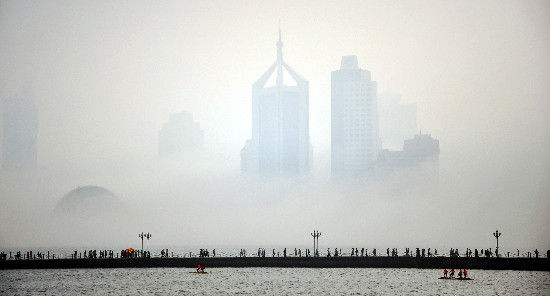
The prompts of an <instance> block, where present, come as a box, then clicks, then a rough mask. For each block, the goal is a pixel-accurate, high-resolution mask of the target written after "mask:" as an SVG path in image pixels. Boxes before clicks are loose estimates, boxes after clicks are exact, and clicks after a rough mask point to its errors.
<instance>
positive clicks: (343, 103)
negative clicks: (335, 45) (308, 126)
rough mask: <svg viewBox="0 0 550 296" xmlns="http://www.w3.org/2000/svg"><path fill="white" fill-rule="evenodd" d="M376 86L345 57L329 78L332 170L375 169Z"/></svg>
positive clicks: (350, 172)
mask: <svg viewBox="0 0 550 296" xmlns="http://www.w3.org/2000/svg"><path fill="white" fill-rule="evenodd" d="M379 146H380V145H379V136H378V107H377V84H376V81H373V80H372V79H371V75H370V72H369V71H367V70H364V69H361V68H359V64H358V62H357V56H354V55H353V56H344V57H342V63H341V65H340V69H339V70H336V71H332V75H331V170H332V174H333V175H356V174H361V173H364V172H365V171H366V170H367V169H369V168H371V167H374V165H375V162H376V160H377V158H378V151H379Z"/></svg>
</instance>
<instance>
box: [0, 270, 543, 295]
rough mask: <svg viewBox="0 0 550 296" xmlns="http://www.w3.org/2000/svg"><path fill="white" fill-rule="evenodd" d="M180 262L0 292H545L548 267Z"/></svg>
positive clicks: (63, 274)
mask: <svg viewBox="0 0 550 296" xmlns="http://www.w3.org/2000/svg"><path fill="white" fill-rule="evenodd" d="M189 271H192V270H191V269H185V268H146V269H140V268H134V269H59V270H55V269H52V270H1V271H0V294H2V295H4V294H7V295H13V294H26V295H44V294H46V295H75V294H94V295H98V294H99V295H106V294H109V295H136V294H161V295H163V294H181V295H189V294H201V295H205V294H206V295H220V294H222V295H223V294H228V295H234V294H248V295H258V294H260V295H285V294H286V295H311V294H317V295H327V294H332V295H336V294H345V295H352V294H357V295H379V294H386V295H426V294H430V295H519V294H521V295H550V281H549V280H548V276H550V273H548V272H531V271H492V270H471V271H470V275H471V277H472V278H474V279H475V280H473V281H448V280H438V279H437V278H438V277H439V276H440V272H441V271H439V270H430V269H367V268H353V269H352V268H345V269H343V268H334V269H308V268H218V269H209V271H210V274H207V275H200V274H190V273H189Z"/></svg>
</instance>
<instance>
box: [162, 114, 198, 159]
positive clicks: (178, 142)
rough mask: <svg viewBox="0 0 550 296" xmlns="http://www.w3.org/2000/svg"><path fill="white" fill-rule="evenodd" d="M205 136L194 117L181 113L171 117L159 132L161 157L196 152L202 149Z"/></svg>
mask: <svg viewBox="0 0 550 296" xmlns="http://www.w3.org/2000/svg"><path fill="white" fill-rule="evenodd" d="M203 141H204V135H203V132H202V130H201V129H200V124H199V123H198V122H196V121H194V120H193V115H192V114H191V113H187V112H180V113H176V114H172V115H170V120H169V121H168V122H166V123H165V124H164V125H163V126H162V129H161V130H160V131H159V141H158V148H159V155H160V156H167V155H170V154H174V153H182V152H183V153H185V152H196V151H198V150H199V149H201V148H202V146H203Z"/></svg>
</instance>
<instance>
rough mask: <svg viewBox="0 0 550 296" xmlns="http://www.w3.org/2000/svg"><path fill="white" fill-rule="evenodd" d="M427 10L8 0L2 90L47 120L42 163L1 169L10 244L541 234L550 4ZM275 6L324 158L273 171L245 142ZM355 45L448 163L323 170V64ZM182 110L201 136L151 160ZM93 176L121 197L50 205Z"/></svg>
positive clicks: (390, 242)
mask: <svg viewBox="0 0 550 296" xmlns="http://www.w3.org/2000/svg"><path fill="white" fill-rule="evenodd" d="M418 4H419V5H412V4H407V3H400V4H395V5H390V4H384V3H370V4H368V5H367V4H358V3H355V2H353V1H352V2H349V3H328V2H327V3H325V2H320V3H319V5H318V7H310V5H308V4H305V3H293V2H292V3H291V2H288V3H287V2H285V1H283V2H281V3H273V4H268V3H260V4H257V3H256V4H255V5H244V4H241V5H234V4H228V3H226V2H225V1H220V2H217V1H213V2H209V3H208V4H197V3H191V2H179V3H177V4H174V3H171V4H169V3H161V4H158V3H156V4H153V3H152V2H143V3H141V5H132V4H123V3H116V4H110V5H107V4H98V3H76V2H75V3H63V2H56V1H53V2H50V3H35V2H27V1H3V2H1V3H0V68H1V69H2V71H1V72H2V75H1V76H0V100H3V99H5V98H12V97H17V96H20V95H21V94H22V93H23V90H24V89H26V87H27V86H29V85H30V91H29V92H25V93H26V95H28V96H29V97H32V99H33V100H34V103H35V105H36V109H37V111H38V119H39V132H38V139H37V142H38V144H37V145H38V148H37V149H38V165H37V167H36V169H33V170H19V171H18V170H1V171H0V204H1V206H0V247H48V246H87V245H104V246H111V245H116V246H119V245H132V246H137V245H138V244H139V240H138V239H137V234H138V233H139V232H142V231H147V232H151V233H152V234H153V238H152V240H151V242H150V243H151V244H153V245H156V246H163V245H182V246H186V245H193V246H197V245H204V246H205V247H209V248H216V246H222V245H223V246H237V247H238V246H241V245H242V246H263V247H266V248H268V247H270V246H273V247H277V246H281V247H294V246H309V244H310V241H311V237H310V235H309V233H310V232H311V231H312V230H313V229H314V228H315V229H319V230H320V231H321V232H322V233H323V235H322V237H321V239H320V240H321V245H322V246H323V247H324V246H327V247H328V246H330V247H332V248H334V247H343V246H356V247H369V248H372V247H377V248H384V249H385V248H386V247H390V248H392V247H398V248H404V247H426V248H428V247H432V248H433V247H435V248H442V249H444V250H448V249H449V248H451V247H452V248H460V249H463V248H466V247H469V248H489V247H493V248H494V245H495V243H494V238H493V237H492V235H491V233H492V232H493V231H494V230H495V229H499V231H501V232H502V233H503V236H502V237H501V239H500V244H501V245H500V246H501V248H502V249H503V250H511V251H512V250H515V249H516V248H519V249H529V250H534V249H535V248H538V249H539V250H541V249H542V250H546V249H548V248H550V236H549V235H548V233H550V223H548V222H549V218H548V217H549V214H550V199H549V194H550V185H549V184H550V182H549V181H550V154H548V150H549V148H550V130H549V129H550V117H549V116H548V111H550V103H549V102H550V100H548V94H549V93H550V85H549V84H548V83H547V81H549V79H550V67H549V66H550V58H549V56H550V55H549V53H550V52H549V48H550V40H549V37H548V34H546V28H548V27H549V26H550V23H549V21H548V20H549V19H550V7H549V5H548V4H547V3H546V2H537V1H527V2H521V3H517V2H508V1H504V2H499V3H493V2H482V3H476V4H475V5H474V4H464V3H462V4H460V3H441V2H429V1H428V2H418ZM297 12H300V13H297ZM451 12H452V13H451ZM279 18H281V19H282V24H283V41H284V44H285V45H284V46H285V47H284V50H285V59H286V60H288V61H289V63H290V64H292V65H293V67H294V68H295V69H296V70H297V71H298V72H300V73H301V74H302V75H303V76H304V77H306V78H307V79H308V80H309V82H310V96H309V100H310V124H309V126H310V130H311V131H310V135H311V142H312V145H313V147H314V150H313V169H312V171H311V172H310V174H308V175H305V176H301V177H281V178H274V179H268V180H264V179H258V178H254V177H249V176H246V175H243V174H241V172H240V158H239V153H240V149H241V148H242V146H243V144H244V142H245V140H246V139H248V138H250V132H251V126H250V124H251V84H252V83H253V82H254V81H255V80H256V79H257V78H258V76H259V75H261V73H262V72H263V71H264V70H265V69H266V68H267V67H268V66H269V65H270V63H271V62H272V61H273V59H274V58H275V53H276V51H275V42H276V40H277V21H278V19H279ZM388 20H391V21H388ZM349 54H356V55H357V56H358V57H359V62H360V65H361V67H363V68H366V69H368V70H369V71H371V73H372V75H373V79H374V80H376V81H377V82H378V83H379V88H380V90H379V92H381V91H394V92H399V93H401V94H402V96H403V101H404V102H405V103H416V104H417V107H418V119H419V128H421V129H422V132H423V133H430V134H431V135H432V136H433V137H435V138H437V139H439V141H440V147H441V153H440V156H439V163H438V164H436V165H434V164H432V165H429V164H427V165H426V166H424V167H419V168H416V169H408V170H404V171H397V172H394V173H388V174H374V176H372V175H365V176H360V177H357V178H349V179H343V180H342V179H334V178H332V177H331V176H330V71H332V70H335V69H337V68H338V67H339V61H340V58H341V56H343V55H349ZM0 106H1V105H0ZM181 111H187V112H190V113H192V114H193V117H194V119H195V120H196V121H198V122H199V123H200V125H201V128H202V129H203V130H204V142H205V143H204V150H203V151H200V152H196V153H195V152H194V153H187V154H184V155H175V156H172V157H167V158H160V157H159V156H158V152H157V137H158V131H159V129H160V128H161V127H162V124H163V123H165V122H166V121H168V119H169V116H170V114H172V113H177V112H181ZM0 116H2V112H0ZM0 122H2V121H1V120H0ZM0 133H2V129H0ZM1 136H3V135H2V134H0V137H1ZM382 136H383V135H382ZM86 185H96V186H101V187H103V188H106V189H108V190H109V191H111V192H113V194H114V195H115V196H116V198H117V199H118V201H119V202H120V204H117V206H116V207H113V206H112V205H110V204H105V205H104V210H102V211H97V210H93V211H92V210H91V209H88V208H83V209H79V210H78V211H76V212H75V213H68V214H67V215H56V214H55V213H54V209H55V207H56V205H57V203H58V201H59V200H60V199H61V198H62V197H63V196H64V195H66V194H67V193H69V192H70V191H71V190H73V189H75V188H77V187H78V186H86Z"/></svg>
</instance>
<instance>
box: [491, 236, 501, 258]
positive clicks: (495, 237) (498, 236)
mask: <svg viewBox="0 0 550 296" xmlns="http://www.w3.org/2000/svg"><path fill="white" fill-rule="evenodd" d="M501 235H502V233H500V232H498V230H497V231H495V232H493V236H494V237H495V238H496V239H497V249H496V251H495V253H496V255H497V258H498V238H499V237H500V236H501Z"/></svg>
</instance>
